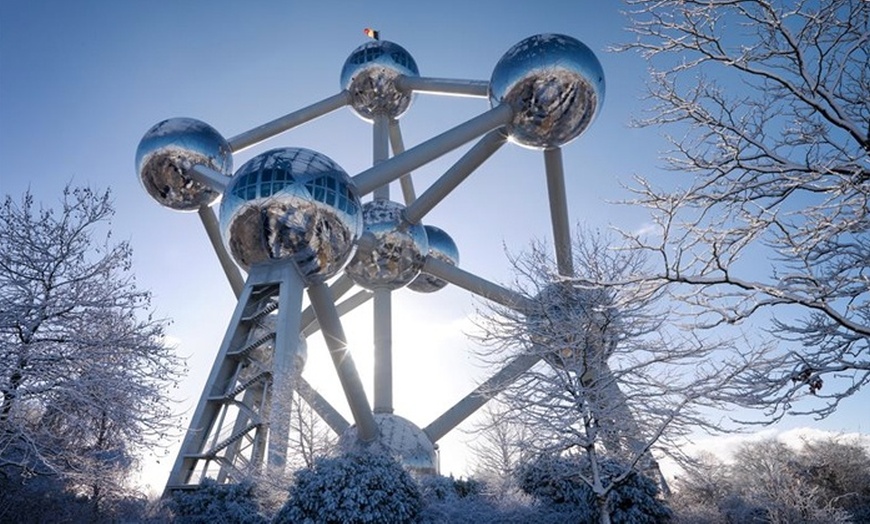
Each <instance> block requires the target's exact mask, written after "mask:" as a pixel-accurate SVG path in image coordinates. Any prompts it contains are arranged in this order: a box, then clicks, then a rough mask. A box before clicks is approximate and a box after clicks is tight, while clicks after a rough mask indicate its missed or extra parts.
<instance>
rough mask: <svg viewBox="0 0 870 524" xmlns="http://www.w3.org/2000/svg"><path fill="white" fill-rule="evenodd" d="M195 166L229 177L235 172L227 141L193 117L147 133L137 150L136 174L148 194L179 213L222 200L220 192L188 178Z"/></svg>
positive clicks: (178, 119)
mask: <svg viewBox="0 0 870 524" xmlns="http://www.w3.org/2000/svg"><path fill="white" fill-rule="evenodd" d="M194 165H203V166H206V167H208V168H210V169H212V170H214V171H217V172H218V173H220V174H222V175H225V176H227V177H229V176H230V175H231V174H232V171H233V157H232V152H231V151H230V146H229V145H228V144H227V141H226V140H225V139H224V138H223V137H222V136H221V135H220V133H218V132H217V131H215V129H214V128H213V127H211V126H210V125H208V124H206V123H204V122H200V121H199V120H194V119H192V118H170V119H168V120H164V121H162V122H160V123H159V124H157V125H155V126H154V127H152V128H151V129H149V130H148V131H147V132H146V133H145V136H143V137H142V140H141V141H140V142H139V148H138V150H137V151H136V172H137V173H138V174H139V180H140V181H141V182H142V186H143V187H144V188H145V191H146V192H147V193H148V194H149V195H151V197H152V198H153V199H154V200H156V201H157V202H158V203H160V204H161V205H163V206H166V207H168V208H170V209H175V210H177V211H196V210H197V209H199V208H200V207H202V206H208V205H211V204H212V203H214V202H215V201H216V200H217V199H218V198H219V197H220V192H219V191H217V190H215V189H212V188H209V187H206V186H204V185H203V184H201V183H199V182H197V181H195V180H193V179H192V178H191V177H190V176H189V174H188V171H189V170H190V169H191V168H192V167H193V166H194Z"/></svg>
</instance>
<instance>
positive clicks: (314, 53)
mask: <svg viewBox="0 0 870 524" xmlns="http://www.w3.org/2000/svg"><path fill="white" fill-rule="evenodd" d="M619 5H620V4H619V3H617V2H601V1H598V0H566V1H555V0H538V1H536V2H505V1H494V0H476V1H472V2H469V1H457V0H442V1H440V2H407V1H384V0H381V1H376V0H368V1H366V0H355V1H340V2H292V1H288V0H285V1H280V2H279V1H274V2H270V1H256V2H238V1H226V0H213V1H211V2H170V1H167V0H164V1H157V2H155V1H150V2H145V1H129V2H111V1H87V0H85V1H80V2H63V1H48V0H38V1H32V0H4V1H3V2H0V161H2V165H0V193H2V194H12V195H20V194H21V193H22V192H23V191H25V190H26V189H28V188H30V189H31V190H32V191H33V192H34V193H35V195H36V196H37V198H38V199H40V200H42V201H44V202H46V203H47V204H49V205H51V204H53V203H54V202H56V200H57V198H58V197H59V195H60V192H61V190H62V188H63V187H64V185H65V184H67V183H70V182H71V183H72V184H74V185H85V184H87V185H91V186H92V187H95V188H101V189H103V188H106V187H110V188H111V190H112V192H113V194H114V198H115V203H116V206H117V209H118V213H117V215H116V218H115V220H114V223H113V230H114V233H115V236H116V238H120V239H128V240H130V241H131V242H132V244H133V248H134V251H135V271H136V275H137V280H138V283H139V285H140V286H141V287H142V288H144V289H149V290H151V291H152V292H153V293H154V302H153V305H154V308H155V310H156V313H157V315H158V316H163V317H168V318H172V319H173V320H174V322H173V324H172V325H171V326H170V328H169V330H168V331H169V334H170V336H171V337H172V340H174V341H175V342H177V344H178V350H179V352H180V353H181V354H183V355H185V356H189V357H190V358H189V361H188V363H189V366H190V374H189V376H188V378H187V379H186V380H185V381H184V383H183V384H182V385H181V387H180V389H179V391H178V395H177V396H178V398H179V399H180V400H181V403H180V409H187V410H190V409H192V405H193V403H195V401H196V399H197V398H198V397H199V394H200V391H201V389H202V386H203V383H204V381H205V378H206V375H207V374H208V371H209V369H210V367H211V364H212V360H213V357H214V354H215V352H216V351H217V348H218V345H219V344H220V341H221V338H222V337H223V334H224V330H225V329H226V325H227V322H228V320H229V317H230V315H231V313H232V309H233V307H234V305H235V299H234V297H233V295H232V293H231V291H230V288H229V286H228V285H227V283H226V280H225V278H224V275H223V273H222V272H221V270H220V266H219V265H218V263H217V260H216V258H215V256H214V254H213V252H212V250H211V247H210V245H209V244H208V242H207V239H206V236H205V234H204V231H203V229H202V226H201V224H200V223H199V220H198V217H197V216H196V215H195V214H184V213H177V212H173V211H170V210H167V209H164V208H161V207H160V206H159V205H157V204H156V203H155V202H153V201H152V200H151V199H150V198H149V197H148V196H147V195H146V193H145V192H144V190H143V189H142V188H141V186H140V184H139V182H138V180H137V177H136V175H135V171H134V166H133V163H134V156H135V152H136V147H137V145H138V142H139V140H140V139H141V137H142V135H143V134H144V133H145V131H147V130H148V129H149V128H150V127H151V126H152V125H153V124H155V123H157V122H159V121H161V120H163V119H165V118H169V117H180V116H185V117H193V118H197V119H200V120H203V121H205V122H207V123H209V124H211V125H212V126H214V127H215V128H216V129H217V130H218V131H219V132H221V133H222V134H223V135H224V136H225V137H231V136H234V135H236V134H238V133H240V132H243V131H246V130H248V129H250V128H252V127H255V126H257V125H259V124H262V123H264V122H267V121H269V120H272V119H274V118H277V117H279V116H281V115H283V114H286V113H289V112H291V111H294V110H296V109H299V108H301V107H304V106H307V105H309V104H311V103H313V102H316V101H318V100H321V99H323V98H326V97H327V96H330V95H333V94H335V93H337V92H338V91H339V90H340V86H339V74H340V72H341V67H342V65H343V64H344V61H345V59H346V58H347V57H348V55H349V54H350V53H351V51H353V49H355V48H356V47H357V46H359V45H361V44H363V43H364V42H366V37H365V35H363V28H365V27H372V28H375V29H378V30H379V31H380V32H381V38H382V39H385V40H391V41H393V42H396V43H398V44H400V45H402V46H403V47H404V48H405V49H407V50H408V51H409V52H410V53H411V55H412V56H413V57H414V58H415V60H416V62H417V65H418V66H419V69H420V74H421V75H422V76H430V77H444V78H461V79H474V80H488V79H489V77H490V74H491V72H492V69H493V66H494V65H495V64H496V62H497V61H498V60H499V58H500V57H501V56H502V54H503V53H504V52H505V51H506V50H507V49H508V48H510V47H511V46H512V45H513V44H515V43H517V42H518V41H520V40H522V39H523V38H525V37H527V36H530V35H533V34H536V33H563V34H567V35H570V36H573V37H575V38H578V39H579V40H581V41H583V42H584V43H585V44H586V45H588V46H589V47H590V48H591V49H592V50H593V51H594V52H595V53H596V54H597V56H598V58H599V60H600V61H601V63H602V66H603V68H604V71H605V76H606V83H607V94H606V99H605V102H604V108H603V111H602V112H601V114H600V115H599V117H598V119H597V121H596V122H595V123H594V124H593V125H592V127H591V128H590V129H589V130H588V131H587V132H586V133H585V134H584V135H583V136H581V137H580V138H579V139H578V140H576V141H574V142H572V143H571V144H569V145H567V146H566V147H565V148H564V151H563V153H564V164H565V171H566V178H567V182H566V184H567V191H568V205H569V210H570V216H571V221H572V223H578V222H579V223H584V224H586V225H588V226H590V227H597V228H607V227H610V226H617V227H620V228H624V229H629V230H633V229H640V228H643V227H645V225H646V217H645V215H644V214H643V212H642V211H641V210H637V209H632V208H628V207H625V206H617V205H615V204H612V203H610V202H611V201H614V200H619V199H621V198H626V197H627V196H628V194H627V192H626V191H625V190H624V189H623V187H622V184H628V183H630V181H631V176H632V175H633V174H636V173H645V174H650V173H654V172H655V166H656V165H657V164H658V159H657V156H658V152H659V151H661V150H662V149H663V146H664V144H663V142H662V141H661V139H660V138H659V137H658V136H657V135H656V130H654V129H648V130H637V129H631V128H629V126H628V122H629V119H630V117H631V116H632V115H638V114H639V111H640V108H641V107H642V106H641V97H642V96H643V82H644V79H645V75H646V67H645V64H644V62H643V61H642V60H641V59H640V58H638V57H637V56H635V55H627V54H626V55H620V54H614V53H609V52H606V48H607V46H609V45H612V44H616V43H618V42H620V41H622V40H624V39H627V38H629V35H628V34H627V33H626V32H625V31H624V29H623V28H624V27H625V25H626V21H625V20H624V19H623V17H622V16H621V15H620V13H619V12H618V7H619ZM488 108H489V106H488V103H487V101H486V100H484V99H473V98H453V97H435V96H432V95H418V96H417V97H416V99H415V101H414V103H413V105H412V107H411V109H410V111H409V112H408V113H407V114H406V115H405V116H404V117H403V118H402V119H401V125H402V131H403V134H404V139H405V144H406V146H407V147H411V146H413V145H414V144H417V143H419V142H421V141H422V140H425V139H427V138H430V137H432V136H434V135H435V134H437V133H440V132H442V131H444V130H447V129H449V128H450V127H452V126H454V125H457V124H459V123H462V122H464V121H465V120H467V119H468V118H470V117H472V116H475V115H477V114H479V113H482V112H483V111H485V110H486V109H488ZM279 146H301V147H308V148H311V149H314V150H317V151H320V152H322V153H325V154H326V155H327V156H329V157H331V158H332V159H333V160H335V161H336V162H338V163H339V164H340V165H341V166H342V167H344V169H345V170H346V171H347V172H348V173H350V174H352V175H353V174H356V173H358V172H360V171H362V170H363V169H365V168H366V167H367V166H369V165H371V155H372V153H371V148H372V146H371V127H370V125H369V124H367V123H365V122H363V121H362V120H361V119H359V118H358V117H357V116H355V114H353V113H352V111H351V110H350V109H344V110H340V111H338V112H336V113H333V114H330V115H327V116H325V117H323V118H321V119H319V120H316V121H314V122H311V123H309V124H306V125H305V126H303V127H300V128H297V129H294V130H291V131H289V132H287V133H285V134H283V135H280V136H278V137H275V138H273V139H271V140H269V141H268V142H266V143H264V144H262V145H261V146H258V147H255V148H252V149H250V150H247V151H244V152H242V153H241V154H239V155H237V156H236V158H235V159H234V164H235V166H236V167H239V166H241V165H242V163H244V162H245V161H246V160H247V159H249V158H250V157H251V156H253V155H255V154H256V153H258V152H262V151H264V150H266V149H269V148H272V147H279ZM459 154H461V151H458V152H456V153H454V154H451V155H448V156H446V157H444V158H442V159H441V160H439V161H437V162H433V163H431V164H429V165H427V166H425V167H424V168H421V169H420V170H418V171H416V172H415V184H416V185H417V188H418V193H419V192H420V191H421V190H422V189H423V188H425V187H426V186H427V185H428V184H429V183H430V182H431V181H432V180H434V179H435V178H437V176H439V175H440V174H441V173H442V172H443V171H444V170H445V169H446V167H447V166H449V165H451V164H452V162H453V161H455V159H456V158H457V157H458V155H459ZM662 180H663V179H662ZM393 195H394V198H395V199H397V200H398V199H399V191H398V189H397V188H396V187H394V189H393ZM425 223H427V224H432V225H435V226H438V227H440V228H442V229H444V230H445V231H447V232H448V233H449V234H450V235H451V236H452V237H453V238H454V240H455V241H456V243H457V245H458V246H459V250H460V257H461V261H462V262H461V265H462V267H463V268H464V269H466V270H468V271H471V272H473V273H475V274H478V275H480V276H482V277H485V278H487V279H490V280H493V281H496V282H502V283H507V282H509V281H510V279H511V275H510V270H509V264H508V261H507V258H506V256H505V249H507V250H509V251H511V252H517V251H519V250H521V249H523V248H525V247H526V246H527V245H528V243H529V241H530V240H531V239H533V238H539V239H547V240H549V239H550V225H549V215H548V210H547V198H546V185H545V179H544V170H543V158H542V155H541V154H540V153H539V152H536V151H531V150H528V149H523V148H520V147H518V146H515V145H510V144H509V145H507V146H506V147H504V148H502V149H501V150H500V151H499V152H498V153H496V155H495V156H494V158H492V159H490V160H489V161H488V162H487V163H486V164H485V165H484V166H483V167H482V168H480V169H479V170H477V171H476V172H475V173H474V174H473V175H472V176H471V177H470V178H469V180H467V181H466V182H465V183H464V184H463V185H462V186H460V187H459V189H458V190H457V191H455V192H454V193H453V194H451V195H450V197H448V198H447V199H446V200H445V201H444V202H442V203H441V204H440V205H439V206H438V208H436V209H435V210H434V211H433V212H432V213H430V214H429V215H428V216H427V217H426V219H425ZM393 300H394V305H393V310H394V312H395V314H396V318H395V320H394V323H395V332H394V337H393V347H394V356H395V367H396V381H395V386H394V391H395V397H396V398H395V405H396V414H398V415H401V416H403V417H406V418H408V419H410V420H412V421H413V422H415V423H417V424H418V425H420V426H421V427H422V426H425V425H426V424H428V423H429V422H430V421H431V420H432V419H434V418H435V417H436V416H437V415H439V414H440V413H441V412H442V411H443V410H444V409H446V408H447V407H449V406H450V405H452V404H453V403H454V402H455V401H456V400H458V399H459V398H461V397H462V396H463V395H464V394H465V393H466V392H468V391H470V390H471V389H472V388H473V387H474V385H475V384H476V381H479V380H482V379H483V378H485V377H486V376H488V375H489V374H490V373H491V372H492V371H493V370H487V369H485V368H483V367H482V366H481V365H480V364H478V363H477V362H476V360H475V359H474V358H473V356H472V352H471V349H472V344H471V342H469V341H467V339H466V337H465V336H464V334H463V331H467V330H468V329H469V325H468V321H467V317H468V315H469V314H471V313H473V312H474V309H475V307H477V306H478V305H479V302H477V301H476V300H475V299H474V298H473V297H472V296H470V295H469V294H468V293H466V292H464V291H461V290H457V289H452V288H448V289H445V290H443V291H441V292H439V293H437V294H435V295H418V294H415V293H412V292H410V291H406V290H404V291H400V292H397V293H394V299H393ZM367 315H368V318H367V317H366V316H367ZM351 317H352V318H351ZM369 326H370V309H368V308H365V307H364V308H361V309H360V310H359V311H356V312H354V314H353V315H352V316H349V317H348V318H347V319H346V323H345V330H346V331H347V334H348V338H349V340H350V344H351V350H352V351H353V354H354V358H355V360H356V361H357V365H358V367H359V368H360V372H361V374H362V375H363V380H364V381H365V382H366V385H367V386H368V387H369V388H370V382H371V379H370V375H371V357H370V352H371V334H370V327H369ZM317 349H318V348H317V347H316V346H312V348H311V351H310V353H311V356H310V362H309V366H308V369H307V370H306V376H307V377H308V379H309V381H310V382H312V383H313V384H314V385H315V386H316V387H318V388H319V389H322V390H323V392H324V394H326V395H327V397H328V398H329V399H330V400H333V402H334V404H335V405H336V406H337V407H338V408H340V409H341V410H342V411H344V412H345V413H349V411H348V410H347V408H346V406H345V405H344V404H343V402H342V398H341V394H340V392H339V391H338V387H337V379H335V377H334V376H333V375H334V373H332V372H331V369H330V365H329V363H328V359H327V357H326V355H325V350H323V351H317ZM868 400H870V392H867V391H865V392H863V393H861V394H860V395H859V396H856V398H854V399H851V400H850V401H848V402H846V403H844V405H843V407H842V409H841V411H840V412H839V413H838V414H836V415H835V416H833V417H831V418H830V419H828V420H826V421H824V422H821V423H815V422H814V421H812V420H809V419H792V420H789V421H788V422H787V423H786V424H784V425H783V427H784V428H786V427H788V428H791V427H797V426H800V425H813V426H814V427H819V428H824V429H830V430H837V431H841V430H842V431H863V432H868V431H870V427H868V426H870V417H868V416H867V410H866V403H867V401H868ZM348 416H349V415H348ZM463 438H464V437H463V435H462V434H458V435H453V436H450V437H448V438H446V439H445V440H444V441H442V445H441V460H442V470H443V472H444V473H451V472H452V473H454V474H457V475H460V474H464V473H466V470H465V469H464V468H465V466H464V463H463V461H462V453H461V442H462V440H463ZM174 451H175V450H174V448H173V449H172V453H171V455H170V457H169V458H166V459H162V460H161V461H160V464H156V462H154V461H152V460H149V461H148V464H147V471H148V474H147V476H146V477H145V478H146V482H149V483H151V484H152V485H154V486H155V487H156V488H157V489H160V488H161V487H162V484H163V482H165V476H166V474H167V473H168V468H169V466H170V465H171V461H172V459H173V458H174Z"/></svg>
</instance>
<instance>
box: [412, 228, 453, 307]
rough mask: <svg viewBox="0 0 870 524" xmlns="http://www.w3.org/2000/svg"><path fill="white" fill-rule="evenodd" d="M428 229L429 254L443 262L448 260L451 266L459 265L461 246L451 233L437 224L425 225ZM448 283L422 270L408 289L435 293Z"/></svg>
mask: <svg viewBox="0 0 870 524" xmlns="http://www.w3.org/2000/svg"><path fill="white" fill-rule="evenodd" d="M424 229H425V230H426V238H427V240H428V241H429V255H428V256H430V257H432V258H437V259H438V260H440V261H442V262H446V263H448V264H450V265H451V266H458V265H459V248H457V247H456V242H454V241H453V239H452V238H450V235H448V234H447V233H445V232H444V230H443V229H441V228H437V227H435V226H429V225H427V226H424ZM446 285H447V281H445V280H442V279H440V278H438V277H436V276H433V275H430V274H428V273H426V272H425V271H424V272H421V273H420V274H419V275H417V278H415V279H414V280H413V281H412V282H411V283H410V284H408V289H410V290H411V291H417V292H418V293H434V292H435V291H438V290H439V289H443V288H444V286H446Z"/></svg>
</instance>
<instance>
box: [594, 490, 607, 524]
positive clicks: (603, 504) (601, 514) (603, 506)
mask: <svg viewBox="0 0 870 524" xmlns="http://www.w3.org/2000/svg"><path fill="white" fill-rule="evenodd" d="M608 498H609V497H608V496H607V495H605V496H603V497H601V496H596V497H595V505H596V506H597V507H598V524H610V509H609V508H608V507H607V499H608Z"/></svg>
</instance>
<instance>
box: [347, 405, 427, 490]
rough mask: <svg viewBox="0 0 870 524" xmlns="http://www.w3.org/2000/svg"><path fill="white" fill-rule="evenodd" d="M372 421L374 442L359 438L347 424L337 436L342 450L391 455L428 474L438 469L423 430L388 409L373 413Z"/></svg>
mask: <svg viewBox="0 0 870 524" xmlns="http://www.w3.org/2000/svg"><path fill="white" fill-rule="evenodd" d="M375 423H376V424H377V425H378V429H379V430H380V431H379V433H378V436H377V438H376V439H375V441H374V442H361V441H360V440H359V438H358V437H357V428H356V426H351V427H350V428H348V429H347V430H346V431H345V432H344V433H343V434H342V435H341V437H339V439H338V445H339V447H340V448H341V449H342V451H345V452H349V451H357V450H360V449H363V448H365V449H367V450H369V451H373V452H375V453H382V454H385V455H388V456H391V457H393V458H394V459H396V460H397V461H398V462H399V463H400V464H402V465H403V466H404V467H405V468H407V469H408V470H410V471H411V472H412V473H416V474H427V475H431V474H435V473H437V472H438V458H437V455H436V453H435V445H434V444H432V441H431V440H429V437H427V436H426V434H425V433H423V430H421V429H420V428H418V427H417V426H416V425H414V424H413V423H412V422H410V421H409V420H407V419H404V418H402V417H400V416H398V415H393V414H392V413H375Z"/></svg>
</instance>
